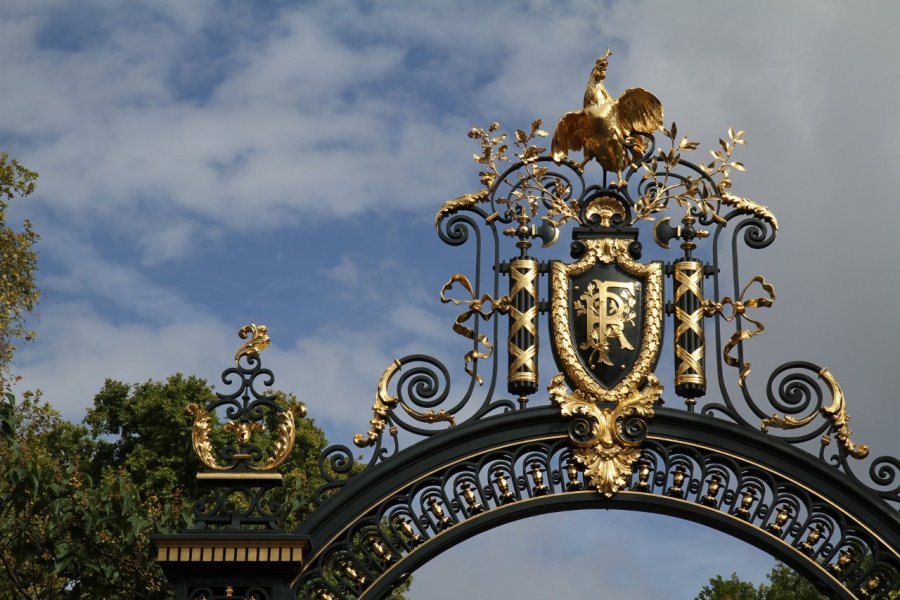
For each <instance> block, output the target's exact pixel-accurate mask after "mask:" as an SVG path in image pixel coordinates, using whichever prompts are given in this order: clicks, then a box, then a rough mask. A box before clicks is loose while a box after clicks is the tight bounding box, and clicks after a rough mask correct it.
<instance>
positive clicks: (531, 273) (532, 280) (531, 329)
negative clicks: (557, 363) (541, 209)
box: [508, 258, 539, 384]
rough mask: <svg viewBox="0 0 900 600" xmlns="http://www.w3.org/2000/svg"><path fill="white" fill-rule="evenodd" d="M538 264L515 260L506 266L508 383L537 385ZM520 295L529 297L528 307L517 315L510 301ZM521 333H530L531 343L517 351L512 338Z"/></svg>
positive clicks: (534, 261) (531, 259)
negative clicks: (508, 302) (508, 285)
mask: <svg viewBox="0 0 900 600" xmlns="http://www.w3.org/2000/svg"><path fill="white" fill-rule="evenodd" d="M538 267H539V265H538V261H536V260H535V259H533V258H526V259H517V260H512V261H510V262H509V279H510V289H509V298H510V304H509V342H508V350H509V356H510V364H509V381H510V382H514V381H525V382H528V383H534V384H537V381H538V370H537V354H538V331H537V314H538V292H537V278H538ZM520 292H524V293H526V294H528V296H530V297H531V302H530V303H529V304H530V305H531V306H530V308H529V309H528V310H526V311H525V312H521V311H519V310H518V309H517V308H516V306H515V303H514V302H513V301H512V299H514V298H516V296H517V294H519V293H520ZM521 330H525V331H526V332H528V333H530V334H531V336H532V338H533V340H534V342H533V343H532V344H531V345H530V346H528V347H527V348H520V347H519V346H518V345H517V344H515V343H514V339H515V336H516V334H517V333H518V332H519V331H521Z"/></svg>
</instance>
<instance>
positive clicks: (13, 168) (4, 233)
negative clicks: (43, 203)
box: [0, 152, 40, 389]
mask: <svg viewBox="0 0 900 600" xmlns="http://www.w3.org/2000/svg"><path fill="white" fill-rule="evenodd" d="M37 178H38V174H37V173H35V172H34V171H31V170H29V169H27V168H26V167H24V166H22V165H21V164H20V163H19V162H18V161H17V160H15V159H10V158H9V155H8V154H6V153H5V152H0V384H2V386H0V387H3V388H4V389H5V388H6V387H7V383H8V379H9V374H8V367H9V362H10V361H11V360H12V356H13V352H14V350H15V342H16V340H23V339H24V340H28V339H31V338H32V337H33V336H34V332H32V331H28V330H27V328H26V327H25V318H26V316H27V315H28V314H29V313H30V312H31V311H32V310H34V307H35V305H36V304H37V302H38V299H39V298H40V291H39V290H38V288H37V286H36V285H35V281H34V274H35V271H36V270H37V253H36V252H35V251H34V248H33V247H34V244H35V242H36V241H37V239H38V235H37V233H35V232H34V230H33V229H32V227H31V221H28V220H27V219H26V220H25V221H24V222H23V223H22V228H21V230H20V231H17V230H15V229H13V228H12V227H10V226H9V224H8V223H7V218H6V209H7V206H8V203H9V201H10V200H12V199H13V198H15V197H16V196H19V197H24V196H28V195H29V194H31V193H33V192H34V190H35V182H36V181H37Z"/></svg>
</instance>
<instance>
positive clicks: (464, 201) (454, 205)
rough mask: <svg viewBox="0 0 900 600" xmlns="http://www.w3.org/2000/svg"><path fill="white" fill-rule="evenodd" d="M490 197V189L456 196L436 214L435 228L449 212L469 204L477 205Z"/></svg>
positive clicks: (451, 212)
mask: <svg viewBox="0 0 900 600" xmlns="http://www.w3.org/2000/svg"><path fill="white" fill-rule="evenodd" d="M487 199H488V190H487V189H483V190H480V191H478V192H475V193H474V194H463V195H462V196H457V197H456V198H451V199H450V200H447V201H446V202H444V205H443V206H441V208H440V209H439V210H438V211H437V214H436V215H434V228H435V229H437V228H438V227H439V226H440V222H441V219H443V218H444V217H445V216H447V215H449V214H453V213H455V212H457V211H459V210H462V209H464V208H467V207H469V206H475V205H476V204H478V203H479V202H484V201H485V200H487Z"/></svg>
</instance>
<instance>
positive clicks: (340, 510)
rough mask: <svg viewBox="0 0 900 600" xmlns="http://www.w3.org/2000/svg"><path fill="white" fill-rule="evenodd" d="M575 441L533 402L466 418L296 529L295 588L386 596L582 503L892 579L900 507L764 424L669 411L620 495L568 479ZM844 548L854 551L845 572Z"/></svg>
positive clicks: (849, 588) (819, 580)
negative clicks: (875, 568) (435, 562)
mask: <svg viewBox="0 0 900 600" xmlns="http://www.w3.org/2000/svg"><path fill="white" fill-rule="evenodd" d="M568 448H569V446H568V427H567V425H566V423H564V422H563V421H562V420H561V419H560V418H559V414H558V412H557V411H556V410H554V409H553V408H551V407H546V408H535V409H529V410H525V411H517V412H515V413H512V414H504V415H499V416H495V417H491V418H486V419H482V420H480V421H476V422H472V423H467V424H466V425H463V426H460V427H457V428H454V429H452V430H449V431H446V432H444V433H443V434H442V435H441V436H437V437H434V438H431V439H428V440H425V441H423V442H421V443H419V444H416V445H415V446H413V447H410V448H408V449H406V451H404V452H403V453H401V454H400V455H398V456H396V457H394V458H393V459H392V461H388V462H386V463H381V464H379V465H376V466H375V467H373V468H370V469H367V470H366V471H364V472H363V473H361V474H359V475H358V476H356V477H354V478H353V479H352V480H351V481H350V482H348V484H347V485H346V486H344V487H343V488H341V489H340V491H339V492H337V493H336V494H335V495H334V496H333V497H331V498H329V500H328V501H327V502H326V503H324V504H323V505H322V507H321V508H320V510H319V511H317V512H316V513H314V514H313V515H312V516H311V517H310V518H309V519H308V520H307V521H305V522H304V523H303V525H302V526H301V528H300V529H299V530H298V531H297V533H302V534H303V535H306V536H309V540H310V542H311V547H312V549H313V551H312V553H311V554H310V556H309V561H308V562H307V564H306V567H305V569H304V571H303V573H302V574H301V576H300V577H299V578H298V580H297V584H298V586H299V589H300V590H302V591H305V592H306V593H307V594H308V595H309V597H317V594H318V595H319V596H322V597H326V595H325V594H331V595H333V596H335V597H347V596H350V597H358V598H380V597H382V596H383V595H384V594H385V593H386V592H387V591H388V590H390V589H391V587H392V586H393V585H395V584H397V583H398V582H400V581H402V580H403V579H404V578H405V576H406V574H408V573H411V572H412V571H414V570H415V569H416V568H417V567H419V566H420V565H422V564H424V563H425V562H427V561H428V560H430V559H431V558H433V557H434V556H436V555H438V554H440V553H441V552H443V551H445V550H447V549H448V548H450V547H452V546H454V545H456V544H458V543H460V542H462V541H463V540H465V539H468V538H470V537H472V536H474V535H477V534H478V533H481V532H483V531H486V530H488V529H491V528H494V527H497V526H499V525H501V524H504V523H507V522H511V521H514V520H518V519H522V518H526V517H528V516H531V515H535V514H542V513H547V512H554V511H560V510H573V509H583V508H606V509H620V510H637V511H645V512H654V513H661V514H667V515H671V516H673V517H678V518H683V519H687V520H691V521H695V522H697V523H701V524H703V525H706V526H710V527H713V528H716V529H718V530H720V531H722V532H724V533H726V534H729V535H732V536H735V537H737V538H739V539H742V540H744V541H747V542H749V543H751V544H753V545H755V546H756V547H758V548H759V549H761V550H763V551H765V552H767V553H769V554H771V555H772V556H774V557H776V558H778V559H779V560H782V561H783V562H785V563H787V564H789V565H790V566H792V567H793V568H795V569H796V570H797V571H798V572H801V573H803V574H804V575H805V576H806V577H807V578H809V579H810V580H811V581H814V582H816V584H817V585H818V586H819V587H821V588H822V589H823V590H825V591H827V592H828V593H829V594H830V595H832V596H833V597H836V598H855V597H857V595H858V594H859V591H858V590H859V588H861V587H862V586H863V585H864V584H865V582H864V581H862V580H860V578H861V577H862V576H863V575H864V574H868V573H869V571H870V569H862V568H861V565H860V564H859V563H860V559H862V557H863V556H864V555H865V556H868V557H869V558H868V559H867V560H869V561H874V562H876V563H878V564H880V565H882V566H883V569H882V571H880V572H885V573H891V572H893V573H894V575H892V577H896V569H897V567H898V564H900V563H898V560H900V554H898V547H900V540H898V535H897V532H898V531H900V519H898V516H897V513H896V512H894V511H891V510H890V509H888V508H886V507H885V506H884V504H883V503H881V502H878V501H877V499H875V498H872V497H871V494H870V493H868V492H867V491H866V490H864V489H860V487H861V486H858V485H857V484H856V483H854V482H853V481H852V480H848V479H847V478H846V477H844V476H843V475H842V474H841V473H840V472H838V471H837V470H835V469H834V468H832V467H829V466H828V465H825V464H823V463H822V462H821V461H818V460H816V459H815V458H814V457H812V456H810V455H809V454H807V453H806V452H804V451H802V450H799V449H797V448H794V447H791V446H789V445H786V444H784V443H782V442H779V441H778V440H774V439H772V438H770V437H768V436H765V435H763V434H760V433H758V432H755V431H752V430H747V429H746V428H743V427H739V426H736V425H734V424H731V423H727V422H724V421H721V420H719V419H714V418H711V417H708V416H703V415H697V414H691V413H686V412H683V411H678V410H672V409H659V410H658V411H657V414H656V417H655V418H654V421H653V423H652V425H651V427H650V431H649V433H648V438H647V441H646V442H645V444H644V449H643V454H642V457H641V459H640V461H639V465H638V467H637V468H636V469H635V473H634V474H633V476H632V479H631V481H630V482H629V486H628V489H627V490H623V491H622V492H620V493H618V494H616V495H614V496H613V497H611V498H606V497H604V496H602V495H600V494H597V492H596V491H595V490H591V489H589V488H586V485H585V480H584V477H583V474H581V473H579V472H577V471H576V472H575V473H574V476H570V475H572V473H570V472H568V469H567V464H568V458H569V449H568ZM538 473H540V474H539V475H538ZM501 477H502V478H505V480H506V482H505V485H503V484H500V483H499V479H500V478H501ZM714 478H718V482H717V483H716V484H713V483H712V482H713V479H714ZM467 491H471V492H472V495H467V493H466V492H467ZM505 494H508V496H506V497H505ZM819 530H821V532H822V533H819V534H817V533H816V532H818V531H819ZM810 534H812V538H810ZM376 546H377V548H378V549H376ZM848 549H851V550H849V552H850V553H851V558H853V559H854V560H849V561H848V560H846V559H845V561H844V562H845V563H846V564H845V565H843V566H841V567H838V566H837V565H838V564H839V562H840V560H841V559H840V557H841V556H842V552H843V553H844V554H843V556H847V552H848ZM854 557H855V558H854ZM854 562H855V563H857V564H855V565H854ZM892 570H893V571H892ZM868 576H871V575H868ZM886 576H887V575H886Z"/></svg>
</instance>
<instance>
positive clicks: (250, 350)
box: [234, 323, 272, 366]
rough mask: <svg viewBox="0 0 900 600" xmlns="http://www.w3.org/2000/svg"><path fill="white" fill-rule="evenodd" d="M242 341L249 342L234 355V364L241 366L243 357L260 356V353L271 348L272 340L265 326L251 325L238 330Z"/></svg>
mask: <svg viewBox="0 0 900 600" xmlns="http://www.w3.org/2000/svg"><path fill="white" fill-rule="evenodd" d="M238 335H239V336H241V339H242V340H246V339H247V338H248V337H249V338H250V339H249V340H247V341H246V342H245V343H244V344H243V345H242V346H241V347H240V348H238V351H237V352H235V353H234V364H235V365H237V366H240V362H241V357H242V356H259V353H260V352H262V351H263V350H265V349H266V348H268V347H269V345H270V344H271V343H272V340H271V339H269V328H268V327H266V326H265V325H257V324H256V323H250V324H248V325H244V326H243V327H241V328H240V329H239V330H238Z"/></svg>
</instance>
